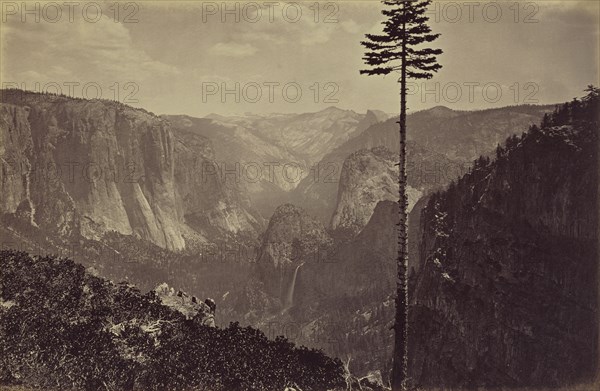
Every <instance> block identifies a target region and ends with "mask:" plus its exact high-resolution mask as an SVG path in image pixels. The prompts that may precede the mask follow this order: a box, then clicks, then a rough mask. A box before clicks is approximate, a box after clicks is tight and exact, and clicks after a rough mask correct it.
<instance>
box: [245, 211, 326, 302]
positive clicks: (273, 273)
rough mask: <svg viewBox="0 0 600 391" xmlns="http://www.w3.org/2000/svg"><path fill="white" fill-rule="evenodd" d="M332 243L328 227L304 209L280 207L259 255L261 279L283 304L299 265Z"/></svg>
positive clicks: (272, 219)
mask: <svg viewBox="0 0 600 391" xmlns="http://www.w3.org/2000/svg"><path fill="white" fill-rule="evenodd" d="M332 244H333V241H332V239H331V237H330V235H329V234H328V233H327V231H326V230H325V227H324V226H323V225H322V224H321V223H320V222H318V221H317V220H315V219H314V218H312V217H311V216H309V215H308V214H307V213H306V212H305V211H304V210H303V209H301V208H298V207H296V206H294V205H292V204H284V205H281V206H279V207H277V209H276V210H275V212H274V213H273V216H271V219H270V221H269V225H268V227H267V229H266V230H265V233H264V234H263V235H262V243H261V246H260V249H259V251H258V256H257V271H258V278H259V280H260V281H262V282H263V283H264V284H265V289H266V292H268V293H269V294H270V295H271V296H273V297H276V298H279V299H280V300H281V301H282V305H284V301H285V299H286V295H287V293H288V291H289V288H290V284H291V283H292V279H293V275H294V272H295V270H296V268H297V267H298V266H299V265H301V264H302V263H304V262H305V261H306V259H309V258H316V259H318V258H319V254H322V253H323V252H324V251H326V250H327V249H328V248H329V247H330V246H331V245H332Z"/></svg>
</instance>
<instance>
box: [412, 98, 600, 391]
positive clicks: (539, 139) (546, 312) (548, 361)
mask: <svg viewBox="0 0 600 391" xmlns="http://www.w3.org/2000/svg"><path fill="white" fill-rule="evenodd" d="M597 101H598V98H597V96H596V98H595V102H594V100H593V99H592V100H589V101H588V103H587V104H583V105H582V104H581V102H574V103H573V104H572V105H571V106H564V107H563V108H561V109H560V110H558V111H557V112H556V113H555V114H554V115H553V116H552V120H548V119H546V120H545V122H546V123H545V125H544V126H543V128H542V129H541V130H540V129H538V128H537V127H532V128H531V129H530V130H529V132H528V133H527V134H525V135H524V136H523V137H516V136H514V137H511V138H509V139H508V140H507V143H506V145H505V147H503V148H498V150H497V153H496V159H495V160H494V161H492V162H490V161H489V159H487V158H481V159H479V160H477V162H476V164H475V166H474V167H473V169H472V170H471V172H470V173H469V174H467V175H465V176H464V177H463V178H461V179H460V180H459V181H458V182H457V183H456V184H453V185H451V186H450V188H449V189H448V190H447V191H445V192H442V193H439V194H434V195H433V196H432V197H431V199H430V200H429V202H428V204H427V207H426V208H425V209H424V211H423V214H422V222H421V226H422V242H421V246H420V263H421V270H420V271H419V273H417V275H416V279H415V285H414V292H413V293H412V294H411V295H410V297H411V303H410V304H411V307H410V317H411V324H412V326H411V330H412V335H411V336H410V338H409V343H410V346H409V358H410V359H409V373H410V377H411V378H413V379H414V380H415V382H416V383H417V384H418V385H421V386H444V387H516V386H519V387H536V386H537V387H539V386H565V385H568V384H575V383H578V382H584V381H587V380H590V379H591V378H592V377H593V375H594V373H595V371H596V370H597V358H598V356H597V351H598V350H597V349H598V304H599V303H598V242H597V238H598V236H597V235H598V204H597V192H598V133H599V129H598V122H597V110H598V102H597ZM565 118H566V119H565ZM594 121H596V122H595V123H594Z"/></svg>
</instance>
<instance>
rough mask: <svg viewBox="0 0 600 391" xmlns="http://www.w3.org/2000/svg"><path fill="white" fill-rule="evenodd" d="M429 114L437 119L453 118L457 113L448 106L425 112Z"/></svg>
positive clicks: (436, 107) (433, 108)
mask: <svg viewBox="0 0 600 391" xmlns="http://www.w3.org/2000/svg"><path fill="white" fill-rule="evenodd" d="M425 111H427V112H428V113H430V114H432V115H433V116H435V117H448V116H452V115H454V114H455V113H456V111H455V110H452V109H450V108H448V107H446V106H441V105H440V106H435V107H432V108H430V109H427V110H425Z"/></svg>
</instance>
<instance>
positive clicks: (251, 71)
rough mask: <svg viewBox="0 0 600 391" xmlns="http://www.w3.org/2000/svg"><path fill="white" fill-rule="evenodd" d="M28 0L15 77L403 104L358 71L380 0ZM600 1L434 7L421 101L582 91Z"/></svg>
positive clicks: (183, 103) (130, 92) (178, 99)
mask: <svg viewBox="0 0 600 391" xmlns="http://www.w3.org/2000/svg"><path fill="white" fill-rule="evenodd" d="M22 4H23V3H22V2H20V1H18V2H9V1H3V2H2V20H1V22H2V23H1V25H0V34H1V42H2V48H1V64H0V66H1V68H0V78H1V81H2V83H3V85H4V86H6V85H7V84H6V83H17V84H19V85H23V86H24V87H25V88H26V89H39V88H41V89H47V90H49V91H55V90H56V85H58V86H60V87H61V89H62V92H63V93H69V90H70V89H71V91H72V92H73V94H74V95H76V96H81V95H82V93H83V86H84V85H86V86H87V88H86V96H87V97H95V96H97V95H98V94H99V92H98V91H97V87H100V88H101V90H102V92H101V94H102V97H104V98H109V99H110V98H114V97H116V96H117V97H118V99H119V100H121V101H123V100H126V102H127V103H129V104H131V105H132V106H139V107H144V108H146V109H148V110H150V111H153V112H155V113H157V114H190V115H194V116H204V115H206V114H209V113H212V112H216V113H220V114H230V113H242V112H248V111H250V112H256V113H264V112H306V111H317V110H321V109H323V108H325V107H328V106H332V105H334V106H338V107H341V108H347V109H353V110H355V111H358V112H364V111H365V110H367V109H380V110H384V111H386V112H389V113H394V112H396V111H397V110H398V84H397V83H396V82H395V80H396V79H397V75H389V76H387V77H381V76H378V77H373V76H371V77H367V76H364V75H359V73H358V71H359V69H361V68H363V65H362V60H361V57H362V55H363V49H362V47H361V45H360V40H361V39H363V37H364V34H365V33H367V32H379V31H380V22H381V21H382V20H383V16H382V15H381V14H380V10H381V7H382V5H381V4H380V3H379V2H377V1H338V2H335V3H333V2H327V1H323V2H315V1H310V2H299V3H290V2H270V3H269V2H263V1H260V2H254V3H238V2H227V3H225V2H222V1H218V2H206V3H201V2H198V1H186V2H178V1H174V2H173V1H170V2H166V1H138V2H131V3H120V5H119V7H115V6H114V4H115V3H114V1H112V0H111V1H109V2H100V1H99V2H91V5H89V6H88V7H87V8H85V9H84V8H83V4H85V3H84V2H81V3H80V4H79V5H76V6H73V7H72V8H71V9H69V7H68V6H65V5H64V4H63V2H58V3H53V4H48V5H44V3H41V5H40V6H39V8H35V7H36V6H35V3H34V2H30V3H27V4H28V6H27V7H28V9H27V10H24V9H23V8H22ZM38 4H40V3H38ZM55 4H59V5H60V11H59V10H58V9H57V7H56V6H55ZM298 4H299V5H298ZM315 4H316V5H317V6H318V7H316V6H315ZM599 4H600V2H597V1H582V2H577V1H571V0H569V1H535V2H533V1H532V2H528V1H520V2H519V3H516V2H515V1H498V2H485V1H479V2H470V1H459V2H449V1H441V2H437V3H435V4H434V5H433V6H432V8H431V10H430V17H431V21H430V24H431V27H432V29H433V30H434V32H439V33H441V34H442V36H441V37H440V39H438V40H437V41H436V42H435V43H434V44H435V45H436V46H438V47H440V48H441V49H443V50H444V54H442V55H441V56H440V57H439V60H440V63H441V64H442V65H443V68H442V69H441V70H440V72H439V73H438V74H437V75H436V76H435V77H434V78H433V79H431V80H428V81H418V82H417V84H413V85H412V86H411V96H410V98H409V106H410V109H412V110H417V109H423V108H427V107H432V106H436V105H438V104H443V105H445V106H448V107H451V108H455V109H481V108H486V107H496V106H504V105H511V104H521V103H535V102H538V103H557V102H562V101H565V100H569V99H571V98H573V97H575V96H581V94H582V92H581V91H582V90H583V89H584V88H585V87H586V86H587V85H588V84H590V83H594V84H599V83H598V79H599V73H598V57H599V15H600V9H599ZM257 5H260V8H259V7H258V6H257ZM317 8H318V13H317V12H316V9H317ZM25 11H28V12H25ZM98 11H100V12H98ZM117 11H118V12H117ZM59 12H60V13H59ZM71 16H72V20H71V19H70V17H71ZM36 17H39V20H38V21H36ZM236 18H237V19H238V20H236ZM23 19H24V21H23ZM36 83H39V85H36ZM77 83H79V84H77ZM422 83H424V84H422ZM9 85H14V84H9ZM223 89H226V90H227V91H229V93H227V94H222V93H223ZM423 90H428V91H430V92H429V93H427V94H424V93H423V92H424V91H423ZM436 90H437V92H436ZM298 93H301V96H300V95H299V94H298ZM259 94H260V95H259ZM458 94H460V95H458ZM135 100H137V102H135ZM315 101H316V102H315Z"/></svg>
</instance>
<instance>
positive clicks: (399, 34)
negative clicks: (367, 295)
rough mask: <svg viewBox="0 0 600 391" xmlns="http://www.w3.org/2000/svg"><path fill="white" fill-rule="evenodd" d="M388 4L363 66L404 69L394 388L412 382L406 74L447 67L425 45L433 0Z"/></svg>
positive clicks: (376, 70) (379, 70)
mask: <svg viewBox="0 0 600 391" xmlns="http://www.w3.org/2000/svg"><path fill="white" fill-rule="evenodd" d="M382 3H383V4H384V5H385V6H386V7H387V8H386V9H384V10H383V11H382V12H381V13H382V14H383V15H384V16H386V17H387V20H385V21H384V22H382V24H383V25H384V28H383V34H382V35H376V34H367V35H366V38H367V40H366V41H363V42H361V44H362V45H363V46H364V47H365V48H366V49H367V51H366V53H365V55H364V57H363V60H364V61H365V64H366V65H369V66H370V68H369V69H366V70H361V71H360V73H361V74H366V75H369V76H371V75H387V74H389V73H392V72H399V73H400V79H399V80H398V81H399V83H400V120H399V121H398V123H399V125H400V156H399V157H400V161H399V163H398V166H399V170H398V182H399V184H400V189H399V199H398V203H399V205H400V208H399V209H400V212H399V213H400V222H399V224H398V278H397V292H396V317H395V323H394V330H395V342H394V358H393V359H394V362H393V368H392V390H393V391H399V390H405V389H406V387H407V384H406V380H407V368H408V366H407V361H408V351H407V335H408V288H407V282H408V278H407V269H408V254H407V251H408V247H407V224H406V223H407V221H406V220H407V208H408V197H407V195H406V82H407V79H409V78H410V79H430V78H431V77H432V76H433V72H437V71H438V70H439V69H440V68H441V67H442V66H441V65H440V64H438V62H437V57H436V56H437V55H439V54H441V53H442V50H440V49H432V48H429V47H426V46H427V45H426V44H427V43H429V42H433V41H434V40H435V39H437V38H438V37H439V34H432V33H431V28H430V27H429V26H428V24H427V22H428V21H429V17H428V16H427V15H426V11H427V7H428V6H429V4H430V3H431V0H383V1H382Z"/></svg>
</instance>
